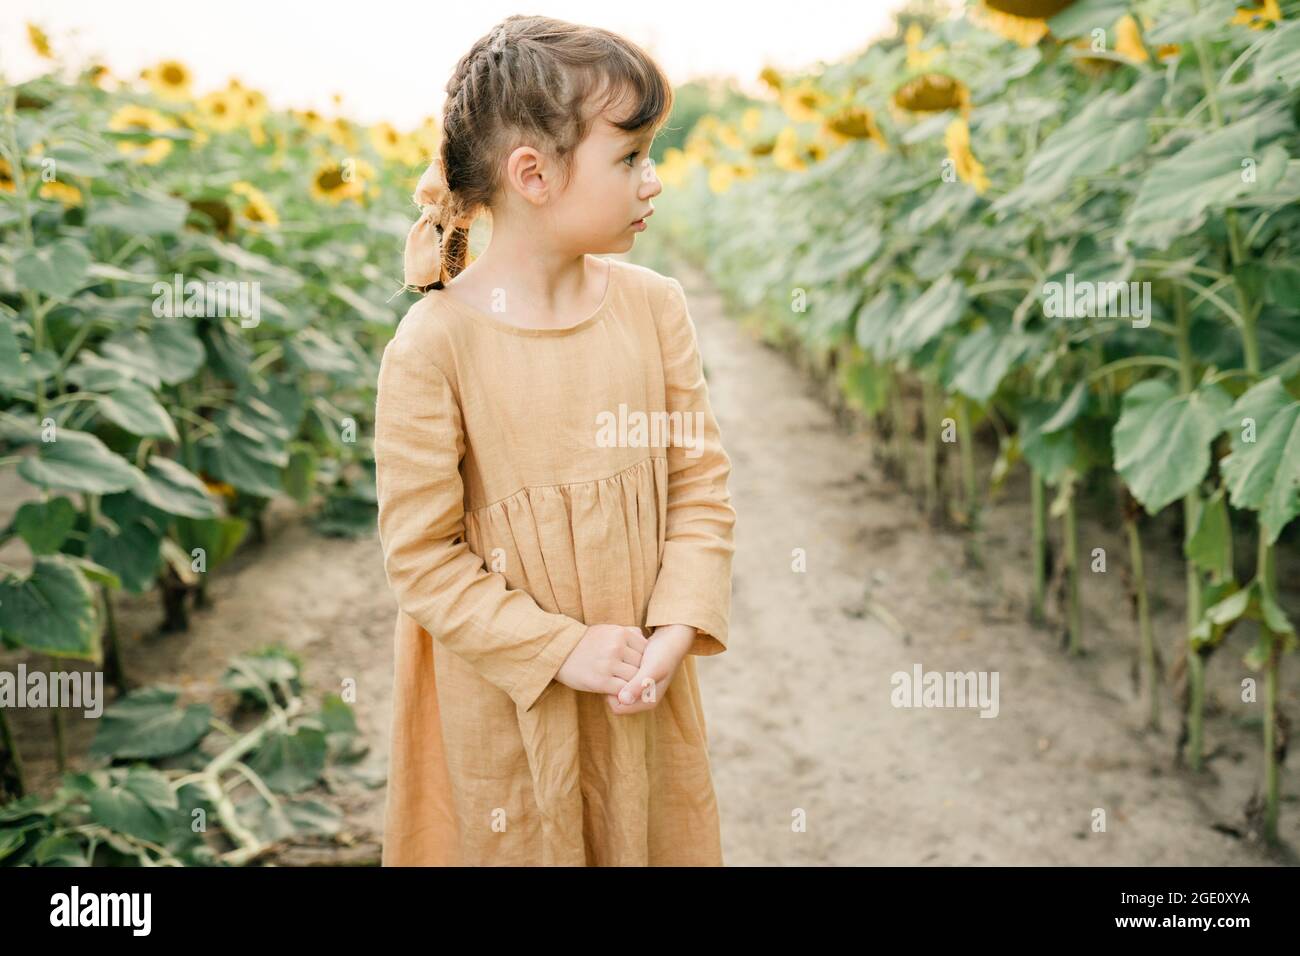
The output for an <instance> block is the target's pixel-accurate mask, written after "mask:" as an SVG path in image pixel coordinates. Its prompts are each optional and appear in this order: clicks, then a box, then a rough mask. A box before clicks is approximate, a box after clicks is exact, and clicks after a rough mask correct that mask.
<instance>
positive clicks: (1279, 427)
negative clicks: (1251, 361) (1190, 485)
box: [1221, 377, 1300, 544]
mask: <svg viewBox="0 0 1300 956" xmlns="http://www.w3.org/2000/svg"><path fill="white" fill-rule="evenodd" d="M1224 422H1225V425H1226V427H1227V428H1228V430H1229V432H1230V433H1231V434H1232V443H1233V451H1232V454H1230V455H1228V456H1227V457H1226V458H1224V459H1223V461H1222V462H1221V467H1222V469H1223V478H1224V484H1225V485H1226V486H1227V488H1228V493H1229V495H1230V498H1231V501H1232V504H1233V506H1234V507H1236V508H1242V509H1249V510H1251V511H1258V512H1259V524H1260V528H1261V529H1262V530H1263V532H1264V535H1265V538H1266V540H1267V541H1268V543H1269V544H1275V543H1276V542H1277V539H1278V536H1279V535H1280V534H1281V533H1282V529H1283V528H1284V527H1286V525H1287V524H1288V523H1289V522H1290V521H1291V520H1292V519H1293V518H1294V517H1295V516H1296V515H1297V514H1300V401H1297V400H1295V399H1293V398H1292V397H1291V395H1290V393H1289V392H1287V390H1286V388H1285V386H1283V384H1282V382H1281V380H1280V379H1278V378H1276V377H1273V378H1269V379H1265V380H1264V381H1263V382H1260V383H1259V384H1258V385H1255V386H1254V387H1253V388H1251V389H1250V390H1249V391H1247V392H1246V393H1245V394H1244V395H1242V396H1241V398H1239V399H1237V402H1236V404H1234V405H1233V406H1232V409H1231V411H1229V412H1228V414H1227V416H1226V417H1225V419H1224ZM1250 422H1253V428H1254V435H1255V441H1253V442H1247V441H1244V440H1243V435H1244V434H1246V433H1247V427H1248V424H1249V423H1250Z"/></svg>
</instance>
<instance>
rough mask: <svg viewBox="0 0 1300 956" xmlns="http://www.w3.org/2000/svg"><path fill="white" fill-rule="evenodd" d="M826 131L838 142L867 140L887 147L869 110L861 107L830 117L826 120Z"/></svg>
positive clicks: (850, 108) (845, 110) (854, 107)
mask: <svg viewBox="0 0 1300 956" xmlns="http://www.w3.org/2000/svg"><path fill="white" fill-rule="evenodd" d="M826 129H827V130H828V131H829V132H830V134H831V136H832V137H833V138H834V139H836V140H837V141H838V142H846V141H848V140H851V139H869V140H872V141H873V142H875V143H876V144H877V145H879V146H881V147H884V146H886V145H887V144H886V143H885V137H884V136H882V135H881V133H880V129H879V127H877V126H876V119H875V117H874V116H872V115H871V110H869V109H867V108H866V107H863V106H850V107H848V108H847V109H843V110H841V111H840V112H838V113H836V114H835V115H834V116H831V117H830V118H829V119H827V120H826Z"/></svg>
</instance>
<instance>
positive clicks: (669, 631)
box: [606, 624, 695, 715]
mask: <svg viewBox="0 0 1300 956" xmlns="http://www.w3.org/2000/svg"><path fill="white" fill-rule="evenodd" d="M694 641H695V628H693V627H689V626H687V625H685V624H670V625H667V626H664V627H659V628H656V629H655V632H654V633H653V634H651V635H650V640H649V642H648V643H647V645H646V647H645V650H644V652H643V653H642V655H641V666H640V668H639V669H638V670H637V672H636V674H634V675H633V676H632V677H631V679H629V680H628V681H627V682H626V684H625V685H624V686H623V687H622V689H621V690H619V692H618V693H617V694H610V695H608V696H607V697H606V700H607V701H608V702H609V707H610V710H612V711H613V712H614V713H616V714H620V715H622V714H639V713H641V712H642V711H644V710H653V709H654V708H655V706H656V705H657V704H658V703H659V701H661V700H663V697H664V694H666V693H667V692H668V685H669V684H671V683H672V679H673V676H674V675H675V674H676V673H677V668H678V666H679V665H680V664H681V662H682V659H683V658H684V657H685V656H686V654H687V652H688V651H689V650H690V649H691V644H692V643H693V642H694Z"/></svg>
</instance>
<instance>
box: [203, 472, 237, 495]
mask: <svg viewBox="0 0 1300 956" xmlns="http://www.w3.org/2000/svg"><path fill="white" fill-rule="evenodd" d="M200 478H201V479H202V481H203V485H204V487H205V488H207V489H208V491H209V492H211V493H212V494H214V495H220V496H221V497H222V498H234V497H235V495H236V494H238V492H237V491H235V488H234V486H233V485H228V484H226V483H225V482H224V481H217V480H215V479H213V478H209V477H207V475H206V473H201V474H200Z"/></svg>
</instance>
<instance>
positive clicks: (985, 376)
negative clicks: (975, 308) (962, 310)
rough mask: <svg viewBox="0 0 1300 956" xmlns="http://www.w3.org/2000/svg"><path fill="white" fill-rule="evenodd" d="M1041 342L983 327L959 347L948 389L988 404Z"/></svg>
mask: <svg viewBox="0 0 1300 956" xmlns="http://www.w3.org/2000/svg"><path fill="white" fill-rule="evenodd" d="M1038 342H1039V339H1038V337H1037V336H1035V335H1028V334H1026V333H1024V332H1020V331H1018V330H1009V331H1006V332H1002V331H999V330H998V329H995V328H994V327H993V326H992V325H983V326H981V327H980V328H978V329H976V330H975V331H974V332H972V333H971V334H970V335H968V336H966V337H964V338H963V339H962V340H961V341H960V342H958V343H957V347H956V349H954V350H953V355H952V359H951V361H950V363H949V373H950V378H949V380H948V382H947V385H948V387H949V388H950V389H951V390H953V391H957V392H960V393H961V394H963V395H965V396H966V397H968V398H970V399H973V400H974V401H976V402H980V403H981V404H982V403H984V402H987V401H988V400H989V399H990V398H992V397H993V393H994V392H996V391H997V390H998V385H999V384H1001V382H1002V379H1003V376H1005V375H1006V374H1007V372H1008V371H1010V370H1011V368H1013V367H1014V366H1015V365H1016V364H1017V363H1018V362H1019V361H1020V360H1021V358H1023V357H1024V355H1025V354H1026V353H1027V352H1029V351H1030V350H1031V349H1032V348H1033V347H1034V346H1035V345H1036V344H1038Z"/></svg>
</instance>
